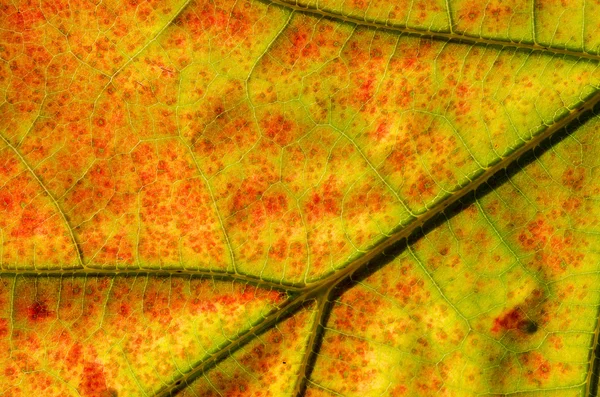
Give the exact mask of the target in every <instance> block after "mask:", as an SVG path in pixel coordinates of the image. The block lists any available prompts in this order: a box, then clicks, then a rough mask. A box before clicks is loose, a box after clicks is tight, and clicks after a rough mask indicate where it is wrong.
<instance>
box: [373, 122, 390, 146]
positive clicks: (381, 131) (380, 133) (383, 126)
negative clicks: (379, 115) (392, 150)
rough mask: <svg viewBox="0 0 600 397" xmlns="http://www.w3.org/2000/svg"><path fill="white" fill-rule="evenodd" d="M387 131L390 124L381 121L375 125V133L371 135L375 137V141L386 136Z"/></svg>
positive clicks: (388, 131)
mask: <svg viewBox="0 0 600 397" xmlns="http://www.w3.org/2000/svg"><path fill="white" fill-rule="evenodd" d="M389 133H390V125H389V124H388V123H387V122H386V121H383V122H381V123H380V124H379V125H378V126H377V129H376V130H375V133H374V134H373V135H374V136H375V139H376V140H377V141H381V140H382V139H384V138H385V137H386V136H388V135H389Z"/></svg>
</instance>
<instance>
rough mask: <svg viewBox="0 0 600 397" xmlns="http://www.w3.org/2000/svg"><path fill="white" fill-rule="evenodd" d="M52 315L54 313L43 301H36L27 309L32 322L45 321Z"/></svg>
mask: <svg viewBox="0 0 600 397" xmlns="http://www.w3.org/2000/svg"><path fill="white" fill-rule="evenodd" d="M51 315H52V312H51V311H50V310H48V306H47V305H46V303H44V302H41V301H35V302H33V304H32V305H31V306H29V307H28V308H27V318H29V320H30V321H43V320H45V319H47V318H49V317H50V316H51Z"/></svg>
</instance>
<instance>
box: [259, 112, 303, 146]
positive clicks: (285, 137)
mask: <svg viewBox="0 0 600 397" xmlns="http://www.w3.org/2000/svg"><path fill="white" fill-rule="evenodd" d="M261 125H262V127H263V129H264V131H265V135H266V136H267V137H268V138H269V139H271V140H273V141H275V142H276V143H277V144H279V145H281V146H285V145H287V144H289V143H290V142H292V141H293V140H294V138H295V136H294V135H295V134H294V130H295V129H296V128H295V125H294V123H293V122H292V121H291V120H289V119H287V118H285V117H284V116H283V115H280V114H278V115H270V116H267V117H265V118H263V119H262V120H261Z"/></svg>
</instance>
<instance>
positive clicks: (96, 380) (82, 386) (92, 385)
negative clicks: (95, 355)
mask: <svg viewBox="0 0 600 397" xmlns="http://www.w3.org/2000/svg"><path fill="white" fill-rule="evenodd" d="M79 390H80V391H81V393H82V395H83V396H85V397H113V396H114V394H113V393H112V392H111V390H110V389H109V388H108V387H107V385H106V379H105V375H104V371H103V367H102V365H100V364H98V363H94V362H86V363H85V364H84V366H83V377H82V380H81V382H80V383H79Z"/></svg>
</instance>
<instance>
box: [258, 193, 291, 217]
mask: <svg viewBox="0 0 600 397" xmlns="http://www.w3.org/2000/svg"><path fill="white" fill-rule="evenodd" d="M263 203H264V205H265V209H266V211H267V214H268V215H270V216H273V215H281V214H282V213H283V212H285V211H286V210H287V208H288V202H287V197H286V196H285V195H283V194H277V195H272V196H268V197H265V198H264V199H263Z"/></svg>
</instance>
